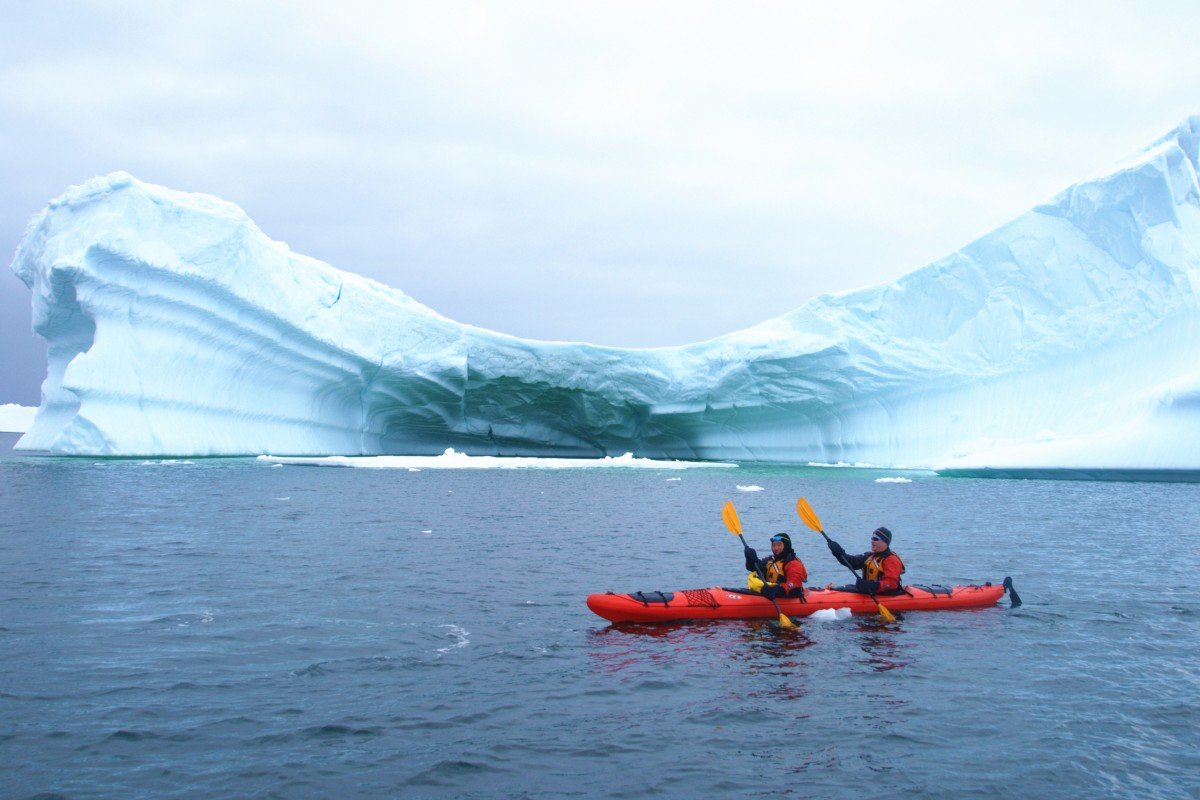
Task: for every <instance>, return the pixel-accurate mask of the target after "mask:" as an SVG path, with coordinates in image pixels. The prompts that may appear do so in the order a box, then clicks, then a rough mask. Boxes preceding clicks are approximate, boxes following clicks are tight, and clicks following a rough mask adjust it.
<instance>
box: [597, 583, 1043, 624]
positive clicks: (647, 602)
mask: <svg viewBox="0 0 1200 800" xmlns="http://www.w3.org/2000/svg"><path fill="white" fill-rule="evenodd" d="M905 589H906V590H907V594H888V595H876V596H877V597H878V598H879V602H881V603H883V604H884V605H885V606H886V607H887V609H888V610H889V611H891V612H893V613H895V612H897V611H940V610H943V609H953V608H980V607H983V606H991V605H995V604H996V603H997V602H998V601H999V600H1000V598H1001V597H1003V596H1004V593H1005V592H1010V593H1012V579H1010V578H1005V579H1004V582H1003V583H1002V584H998V583H985V584H983V585H982V586H974V585H972V586H917V585H913V586H906V587H905ZM1011 599H1012V601H1013V605H1014V606H1015V605H1018V604H1019V603H1020V601H1019V600H1018V599H1017V597H1016V594H1015V593H1012V594H1011ZM587 605H588V608H590V609H591V610H592V611H594V612H595V613H597V614H599V615H600V616H602V617H604V618H605V619H607V620H610V621H612V622H677V621H680V620H690V619H759V618H761V619H775V618H776V617H778V616H779V613H778V612H777V611H776V610H775V606H773V605H772V604H771V601H770V600H768V599H767V598H765V597H762V596H761V595H757V594H755V593H753V592H751V591H749V590H745V589H723V588H721V587H719V586H714V587H712V588H711V589H684V590H683V591H681V592H633V593H631V594H614V593H613V592H607V593H605V594H592V595H588V599H587ZM779 606H780V608H782V609H783V613H784V614H786V615H788V616H789V617H807V616H808V615H810V614H812V613H814V612H816V611H820V610H822V609H828V608H848V609H850V612H851V613H852V614H876V613H878V610H877V609H876V607H875V603H874V602H873V601H872V600H871V598H870V597H868V596H867V595H865V594H857V593H855V592H839V591H837V590H836V589H806V590H805V592H804V599H800V598H792V597H788V598H780V600H779Z"/></svg>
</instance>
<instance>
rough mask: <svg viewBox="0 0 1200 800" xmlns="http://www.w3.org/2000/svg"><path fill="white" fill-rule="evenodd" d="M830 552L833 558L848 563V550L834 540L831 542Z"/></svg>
mask: <svg viewBox="0 0 1200 800" xmlns="http://www.w3.org/2000/svg"><path fill="white" fill-rule="evenodd" d="M829 552H831V553H833V557H834V558H836V559H837V560H838V561H841V562H842V563H843V564H844V563H846V549H845V548H844V547H842V546H841V545H840V544H838V543H837V542H835V541H834V540H833V539H830V540H829Z"/></svg>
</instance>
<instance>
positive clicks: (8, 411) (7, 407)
mask: <svg viewBox="0 0 1200 800" xmlns="http://www.w3.org/2000/svg"><path fill="white" fill-rule="evenodd" d="M36 414H37V409H36V408H30V407H29V406H22V405H18V404H17V403H5V404H3V405H0V433H24V432H25V431H27V430H29V428H30V426H31V425H33V418H34V416H36Z"/></svg>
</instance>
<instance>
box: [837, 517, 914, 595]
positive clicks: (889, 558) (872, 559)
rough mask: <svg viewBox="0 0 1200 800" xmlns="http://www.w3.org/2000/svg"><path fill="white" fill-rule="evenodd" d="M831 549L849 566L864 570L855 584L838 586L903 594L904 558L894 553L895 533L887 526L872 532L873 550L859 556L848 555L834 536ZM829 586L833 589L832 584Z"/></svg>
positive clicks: (851, 589)
mask: <svg viewBox="0 0 1200 800" xmlns="http://www.w3.org/2000/svg"><path fill="white" fill-rule="evenodd" d="M829 552H831V553H833V557H834V558H836V559H837V560H838V561H840V562H842V563H843V564H845V565H846V566H847V567H849V568H850V569H861V570H862V572H863V574H862V577H861V578H859V579H858V581H856V582H855V584H854V585H853V586H839V587H837V588H838V589H839V590H840V591H843V592H861V593H863V594H875V593H878V594H902V593H903V592H904V587H903V586H901V585H900V576H901V575H902V574H904V561H903V559H901V558H900V556H899V555H897V554H896V553H893V552H892V532H891V531H889V530H888V529H887V528H876V529H875V531H874V533H872V534H871V552H869V553H863V554H862V555H860V556H852V555H847V554H846V550H845V549H844V548H843V547H842V546H841V545H840V544H838V543H837V542H835V541H833V540H832V539H830V540H829ZM825 588H826V589H832V588H834V586H833V584H832V583H831V584H829V585H827V586H826V587H825Z"/></svg>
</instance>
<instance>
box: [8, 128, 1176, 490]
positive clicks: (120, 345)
mask: <svg viewBox="0 0 1200 800" xmlns="http://www.w3.org/2000/svg"><path fill="white" fill-rule="evenodd" d="M1198 143H1200V117H1193V118H1191V119H1189V120H1187V121H1186V122H1185V123H1183V124H1182V125H1181V126H1180V127H1178V128H1177V129H1175V130H1173V131H1171V132H1170V133H1169V134H1168V135H1166V136H1164V137H1162V138H1161V139H1160V140H1158V141H1157V142H1154V143H1153V144H1151V145H1150V146H1149V147H1147V148H1145V149H1143V150H1141V151H1140V152H1138V153H1135V154H1133V155H1132V156H1130V157H1128V158H1126V159H1124V160H1122V161H1120V162H1118V163H1117V164H1116V165H1114V166H1112V167H1110V168H1109V169H1107V170H1105V171H1103V172H1101V173H1099V174H1097V175H1095V176H1093V177H1091V178H1089V179H1087V180H1085V181H1083V182H1081V183H1079V184H1077V185H1075V186H1072V187H1070V188H1069V189H1067V190H1066V191H1064V192H1062V193H1061V194H1059V195H1058V196H1057V197H1055V198H1053V199H1051V200H1049V201H1048V202H1046V203H1044V204H1042V205H1039V206H1037V207H1035V208H1034V209H1032V210H1031V211H1029V212H1027V213H1026V214H1024V215H1022V216H1020V217H1018V218H1017V219H1015V220H1013V221H1012V222H1010V223H1009V224H1007V225H1005V226H1003V227H1001V228H999V229H998V230H996V231H993V232H992V233H990V234H987V235H986V236H983V237H982V238H980V239H979V240H977V241H975V242H973V243H971V244H970V245H968V246H966V247H964V248H962V249H961V250H959V251H958V252H955V253H953V254H951V255H949V256H947V257H945V258H943V259H941V260H939V261H936V262H934V263H932V264H930V265H928V266H926V267H924V268H922V269H920V270H917V271H916V272H913V273H911V274H909V275H906V276H904V277H902V278H899V279H897V280H895V281H892V282H889V283H885V284H882V285H879V286H874V287H870V288H867V289H863V290H859V291H853V292H845V293H841V294H835V295H826V296H822V297H818V298H815V299H814V300H812V301H810V302H809V303H807V304H805V305H804V306H802V307H800V308H799V309H797V310H796V311H794V312H791V313H789V314H787V315H785V316H783V317H779V318H777V319H773V320H769V321H767V322H764V323H762V324H760V325H757V326H755V327H753V328H749V329H747V330H743V331H739V332H735V333H731V334H728V335H726V336H721V337H718V338H716V339H713V340H710V341H707V342H702V343H698V344H694V345H688V346H684V347H673V348H657V349H646V350H629V349H619V348H608V347H597V346H592V345H586V344H577V343H564V342H534V341H528V340H523V339H517V338H514V337H511V336H505V335H503V334H499V333H494V332H492V331H487V330H483V329H480V328H475V327H472V326H469V325H460V324H458V323H455V322H453V321H451V320H449V319H447V318H445V317H443V316H440V315H439V314H437V313H435V312H434V311H432V310H430V309H429V308H426V307H425V306H423V305H421V304H420V303H417V302H415V301H414V300H412V299H411V298H409V297H407V296H406V295H404V294H403V293H402V292H400V291H398V290H395V289H391V288H388V287H386V286H383V285H381V284H378V283H376V282H373V281H370V280H367V279H365V278H362V277H359V276H357V275H353V274H350V273H347V272H342V271H339V270H337V269H334V268H332V267H330V266H328V265H326V264H324V263H321V262H319V261H316V260H314V259H311V258H307V257H304V256H301V255H298V254H295V253H292V252H291V251H290V250H289V249H288V248H287V246H286V245H284V244H282V243H279V242H275V241H272V240H270V239H268V238H267V237H266V236H265V235H264V234H263V233H262V232H261V231H260V230H259V229H258V228H257V227H256V226H255V225H254V224H253V222H251V220H250V219H249V218H248V217H247V216H246V215H245V214H244V213H243V212H242V211H241V209H239V208H237V207H236V206H234V205H232V204H230V203H227V202H224V201H221V200H218V199H215V198H212V197H208V196H204V195H196V194H184V193H180V192H175V191H171V190H168V189H164V188H161V187H156V186H151V185H148V184H145V183H142V182H140V181H138V180H136V179H134V178H132V177H131V176H129V175H126V174H122V173H118V174H114V175H109V176H107V177H104V178H96V179H93V180H91V181H88V182H86V183H84V184H82V185H80V186H76V187H73V188H71V189H69V190H67V192H66V193H65V194H63V195H62V196H61V197H59V198H58V199H56V200H54V201H52V202H51V203H50V204H49V206H48V207H47V208H46V209H45V210H44V211H42V212H41V213H40V214H38V215H37V216H36V217H34V219H33V220H32V221H31V223H30V226H29V229H28V232H27V234H26V236H25V239H24V241H23V242H22V244H21V246H20V247H19V248H18V250H17V254H16V258H15V260H14V262H13V269H14V271H15V272H16V274H17V275H18V276H19V277H20V278H21V280H23V281H24V282H25V283H26V285H28V286H29V287H30V288H31V290H32V292H33V312H34V328H35V330H36V331H37V332H38V333H39V334H40V335H42V336H43V337H44V338H45V339H46V340H47V342H48V344H49V364H48V370H47V378H46V381H45V383H44V384H43V387H42V403H41V407H40V408H39V410H38V413H37V416H36V418H35V420H34V423H33V426H32V427H31V428H30V429H29V431H28V432H27V433H26V434H25V435H24V436H23V437H22V438H21V440H20V442H19V443H18V447H20V448H23V449H34V450H48V451H51V452H54V453H62V454H80V455H82V454H88V455H147V456H150V455H153V456H164V455H176V456H179V455H220V454H258V453H268V452H269V453H286V454H296V455H310V456H311V455H356V454H359V455H361V454H407V455H422V454H424V455H435V454H438V453H442V452H443V451H444V450H445V449H446V448H447V447H454V448H456V449H458V450H459V451H462V452H465V453H469V454H471V455H519V456H555V457H584V458H596V457H602V456H606V455H611V454H620V453H625V452H633V453H636V454H638V455H639V456H642V457H648V458H654V459H689V460H692V459H700V460H757V461H785V462H792V463H806V462H815V463H825V464H839V463H846V464H859V463H863V464H872V465H875V466H877V467H881V468H899V467H900V466H901V465H903V466H905V467H907V468H920V467H945V468H947V469H949V470H955V469H958V470H964V469H965V470H969V469H974V468H986V467H993V468H995V467H1020V466H1059V467H1110V468H1125V469H1200V449H1198V448H1196V447H1194V446H1193V445H1192V442H1193V439H1194V436H1193V435H1192V434H1193V432H1194V431H1196V430H1197V424H1198V423H1200V372H1197V370H1196V366H1195V364H1196V362H1197V355H1198V354H1200V346H1198V345H1200V303H1198V302H1197V296H1198V295H1197V292H1198V289H1200V190H1198V188H1197V161H1198ZM1047 431H1052V432H1053V434H1052V435H1051V436H1050V437H1049V438H1048V437H1047V436H1046V432H1047Z"/></svg>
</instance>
